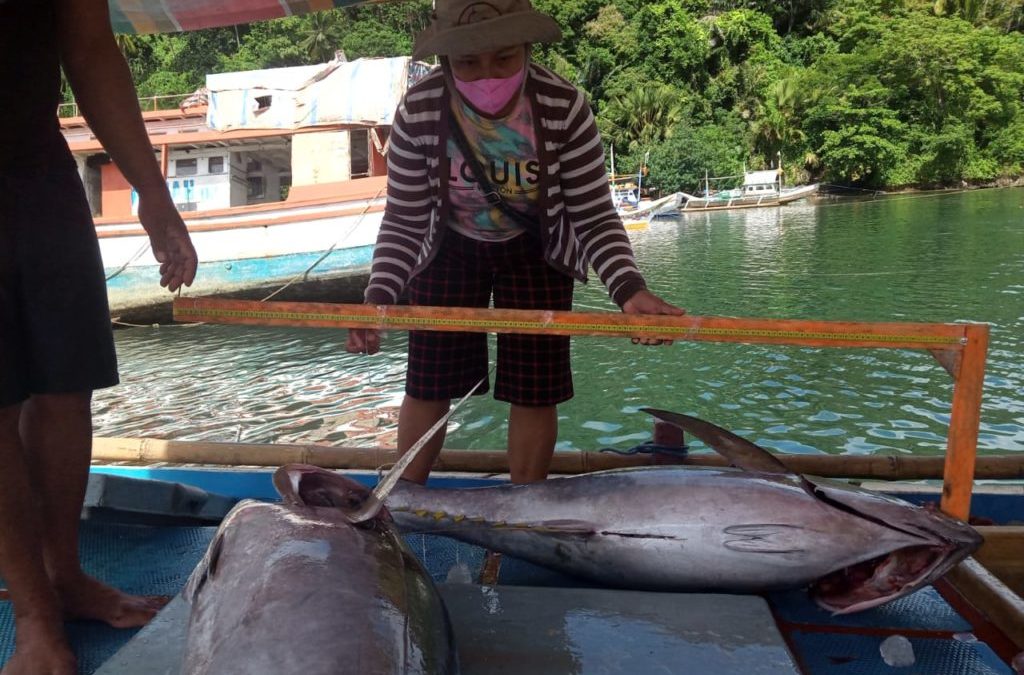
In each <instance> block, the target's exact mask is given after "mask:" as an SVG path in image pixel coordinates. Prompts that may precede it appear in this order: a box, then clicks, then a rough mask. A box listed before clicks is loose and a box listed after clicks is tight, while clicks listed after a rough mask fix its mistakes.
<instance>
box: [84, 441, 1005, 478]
mask: <svg viewBox="0 0 1024 675" xmlns="http://www.w3.org/2000/svg"><path fill="white" fill-rule="evenodd" d="M776 456H777V457H778V458H779V459H780V460H782V462H783V463H784V464H785V465H786V466H787V467H789V468H790V469H791V470H792V471H794V472H796V473H802V474H809V475H815V476H831V477H842V478H871V479H877V480H925V479H938V478H942V473H943V468H944V459H943V458H942V457H941V456H937V457H920V456H912V455H905V456H904V455H791V454H779V455H776ZM397 459H398V452H397V451H396V450H395V449H394V448H381V447H371V448H351V447H338V446H324V445H298V444H295V445H286V444H259V443H210V442H191V441H168V440H162V439H155V438H103V437H96V438H94V439H93V460H95V461H101V462H133V463H147V464H152V463H159V462H166V463H171V464H211V465H216V466H267V467H276V466H281V465H283V464H289V463H292V462H298V463H302V464H314V465H316V466H322V467H324V468H328V469H355V470H367V471H373V470H376V469H379V468H380V467H382V466H388V465H390V464H393V463H394V462H395V461H396V460H397ZM664 463H682V464H685V465H688V466H705V467H724V466H727V465H728V462H727V461H726V460H725V458H724V457H721V456H720V455H714V454H692V455H688V456H687V457H686V458H685V459H684V460H681V461H680V460H677V459H676V458H675V457H670V456H667V455H618V454H615V453H608V452H580V451H564V450H563V451H558V452H556V453H555V454H554V457H553V459H552V463H551V472H552V473H555V474H578V473H588V472H591V471H602V470H605V469H619V468H625V467H631V466H649V465H652V464H664ZM436 469H437V470H439V471H454V472H472V473H484V474H496V473H508V457H507V456H506V454H505V452H504V451H494V450H449V449H445V450H443V451H442V452H441V455H440V457H439V459H438V463H437V465H436ZM975 473H976V477H977V478H979V479H1024V456H1019V455H982V456H981V457H979V458H978V465H977V470H976V472H975Z"/></svg>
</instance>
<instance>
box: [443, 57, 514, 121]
mask: <svg viewBox="0 0 1024 675" xmlns="http://www.w3.org/2000/svg"><path fill="white" fill-rule="evenodd" d="M525 76H526V68H525V67H523V68H522V69H520V71H519V72H518V73H516V74H515V75H513V76H512V77H496V78H491V79H486V80H474V81H472V82H466V81H464V80H460V79H459V78H457V77H456V78H454V79H455V88H456V89H458V90H459V93H460V94H462V96H463V98H465V99H466V100H467V101H469V102H470V103H471V104H472V105H473V107H474V108H476V109H477V110H481V111H483V112H485V113H487V114H488V115H494V114H495V113H497V112H498V111H499V110H501V109H502V108H504V107H505V106H506V105H508V103H509V101H511V100H512V97H513V96H515V95H516V94H518V93H519V89H520V88H521V87H522V86H523V78H524V77H525Z"/></svg>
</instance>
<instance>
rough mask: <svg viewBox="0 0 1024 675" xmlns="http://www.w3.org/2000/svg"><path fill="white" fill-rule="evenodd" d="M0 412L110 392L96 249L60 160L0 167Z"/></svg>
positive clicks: (73, 176)
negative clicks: (44, 398)
mask: <svg viewBox="0 0 1024 675" xmlns="http://www.w3.org/2000/svg"><path fill="white" fill-rule="evenodd" d="M0 195H2V199H0V406H8V405H13V404H15V403H20V402H22V401H24V400H26V399H27V398H28V397H29V396H31V395H32V394H59V393H77V392H87V391H92V390H94V389H100V388H103V387H109V386H112V385H115V384H117V382H118V376H117V359H116V356H115V353H114V336H113V333H112V331H111V326H110V311H109V308H108V305H107V288H106V282H105V280H104V276H103V261H102V259H101V258H100V248H99V242H98V241H97V239H96V230H95V228H94V226H93V221H92V215H91V213H90V212H89V205H88V202H87V201H86V199H85V190H84V189H83V188H82V182H81V180H80V179H79V177H78V172H77V171H76V169H75V165H74V162H73V161H71V158H70V156H69V155H68V154H67V151H66V150H64V155H63V156H57V157H55V158H54V161H52V162H50V163H49V164H47V165H46V166H45V167H43V166H33V167H28V168H24V167H23V168H22V169H21V170H18V169H15V168H6V169H5V168H3V167H0Z"/></svg>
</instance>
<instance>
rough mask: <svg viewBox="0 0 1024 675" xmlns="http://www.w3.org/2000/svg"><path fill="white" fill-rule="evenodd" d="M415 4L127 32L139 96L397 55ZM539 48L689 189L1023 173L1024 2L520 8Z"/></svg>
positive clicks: (666, 181)
mask: <svg viewBox="0 0 1024 675" xmlns="http://www.w3.org/2000/svg"><path fill="white" fill-rule="evenodd" d="M430 5H431V3H430V2H429V0H416V1H410V2H397V3H384V4H375V5H370V6H365V7H359V8H354V9H353V8H350V9H344V10H335V11H332V12H323V13H320V14H314V15H309V16H302V17H290V18H286V19H280V20H277V21H270V22H264V23H255V24H250V25H243V26H236V27H232V28H219V29H212V30H205V31H196V32H192V33H182V34H165V35H151V36H123V37H121V39H120V41H121V46H122V49H123V50H124V51H125V54H126V56H127V58H128V61H129V64H130V66H131V68H132V72H133V74H134V76H135V79H136V83H137V85H138V88H139V93H140V95H143V96H153V95H160V94H180V93H188V92H191V91H193V90H195V89H197V88H199V87H201V86H202V85H203V82H204V78H205V75H206V74H207V73H215V72H224V71H231V70H247V69H257V68H271V67H279V66H288V65H301V64H307V63H317V62H322V61H326V60H329V59H330V58H331V56H332V55H333V54H334V52H335V50H343V51H344V52H345V54H346V56H347V57H348V58H349V59H354V58H359V57H364V56H397V55H406V54H409V53H410V52H411V49H412V41H413V37H414V36H415V35H416V33H418V32H419V31H420V30H422V29H423V28H424V27H425V26H426V25H427V23H428V21H429V14H430ZM534 5H535V7H537V9H539V10H541V11H544V12H547V13H549V14H551V15H553V16H554V17H555V18H556V19H557V20H558V21H559V23H560V24H561V26H562V27H563V30H564V32H565V39H564V40H563V41H562V42H561V43H559V44H557V45H551V46H537V48H536V49H535V56H536V58H537V59H538V60H539V61H541V62H542V63H544V64H546V65H548V66H550V67H551V68H553V69H554V70H555V71H557V72H558V73H560V74H561V75H563V76H564V77H566V78H567V79H569V80H570V81H572V82H573V83H575V84H576V85H577V86H579V87H580V88H581V89H583V90H584V91H585V92H586V93H587V95H588V96H589V98H590V101H591V104H592V106H593V108H594V111H595V114H596V115H597V119H598V125H599V127H600V129H601V132H602V134H603V136H604V139H605V143H606V145H611V144H614V147H615V155H616V165H617V168H618V169H619V171H620V172H622V171H632V170H635V169H636V167H637V164H638V162H639V158H640V157H642V156H643V155H644V153H646V152H650V181H653V183H654V184H656V185H657V186H658V187H659V188H661V189H663V190H676V189H685V190H687V191H693V190H696V189H697V188H698V186H699V185H700V184H701V182H702V180H703V176H704V172H705V170H707V171H709V172H710V173H711V174H712V175H727V174H736V173H739V172H740V171H741V170H742V169H743V167H746V168H748V169H750V168H763V167H768V166H772V165H773V164H774V162H777V161H779V159H780V158H781V159H782V160H783V166H784V169H785V171H786V174H787V180H788V181H790V182H804V181H809V180H819V181H825V182H830V183H836V184H847V185H856V186H863V187H871V188H892V187H902V186H911V185H914V186H939V185H958V184H961V183H963V182H969V183H988V182H994V181H999V180H1008V179H1015V178H1019V177H1021V176H1022V175H1024V65H1022V64H1024V32H1022V31H1024V0H987V1H986V2H979V1H978V0H964V1H962V2H957V1H954V0H948V1H947V0H938V1H937V2H932V1H931V0H927V1H925V0H788V1H787V2H784V3H783V2H777V1H775V0H771V1H770V0H733V1H725V0H654V1H645V0H611V1H606V2H599V1H598V0H534Z"/></svg>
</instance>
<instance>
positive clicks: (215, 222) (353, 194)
mask: <svg viewBox="0 0 1024 675" xmlns="http://www.w3.org/2000/svg"><path fill="white" fill-rule="evenodd" d="M428 69H429V67H428V66H427V65H426V64H421V63H418V62H414V61H412V60H411V59H409V58H394V59H359V60H357V61H352V62H347V61H344V60H343V59H336V60H334V61H331V62H329V63H326V64H320V65H314V66H300V67H295V68H277V69H272V70H262V71H250V72H240V73H224V74H218V75H210V76H208V77H207V87H206V88H205V89H204V90H202V91H201V92H197V94H196V95H193V96H192V97H191V98H190V99H187V100H185V101H183V102H182V103H181V105H180V107H178V108H175V109H172V110H151V111H145V112H143V118H144V120H145V123H146V128H147V131H148V133H149V138H150V141H151V142H152V144H153V148H154V152H156V153H157V154H158V156H159V158H160V161H161V166H162V167H163V171H164V175H165V176H166V180H167V185H168V188H169V189H170V192H171V195H172V197H173V198H174V201H175V204H176V205H177V206H178V210H179V211H180V212H181V213H182V217H183V218H184V220H185V223H186V225H187V226H188V229H189V232H190V234H191V235H192V240H193V243H194V244H195V247H196V251H197V253H198V255H199V261H200V266H199V270H198V273H197V275H196V280H195V283H194V284H193V285H192V287H191V288H190V289H187V293H188V294H190V295H191V294H194V295H229V294H230V295H240V296H243V297H256V298H263V297H265V296H267V295H269V294H271V293H273V292H275V291H277V290H280V289H282V288H283V287H285V286H287V289H288V290H287V292H286V294H285V295H282V296H277V299H293V300H306V299H321V298H323V297H325V296H326V297H331V298H332V299H339V300H340V299H349V298H343V297H340V296H338V295H333V296H332V295H331V293H333V291H332V288H331V284H332V283H334V282H337V283H334V286H335V287H336V288H337V289H340V290H342V291H346V290H347V291H349V292H350V293H351V294H355V293H358V291H359V290H360V289H358V288H352V289H348V288H347V286H353V287H356V286H358V285H359V284H358V283H357V281H361V276H362V275H365V274H366V272H367V271H368V268H369V264H370V260H371V257H372V253H373V246H374V243H375V242H376V238H377V232H378V230H379V229H380V223H381V219H382V218H383V213H384V205H385V202H386V183H387V178H386V175H385V174H386V168H387V162H386V158H385V155H386V153H387V137H388V133H389V131H390V128H391V124H392V121H393V115H394V111H395V110H396V109H397V107H398V102H399V100H400V99H401V97H402V95H404V93H405V91H406V90H407V89H408V87H409V86H410V85H411V84H412V83H413V82H415V81H416V80H417V79H419V78H420V77H422V76H423V75H424V74H425V73H426V72H427V71H428ZM179 98H181V97H179ZM175 103H177V101H175ZM154 107H155V106H154ZM75 112H77V111H75ZM61 127H62V130H63V133H64V136H65V138H66V139H67V141H68V145H69V147H70V148H71V151H72V154H73V155H74V156H75V159H76V161H77V162H78V166H79V173H80V175H81V176H82V181H83V183H84V184H85V186H86V193H87V196H88V198H89V202H90V206H91V208H92V211H93V215H94V219H95V222H96V230H97V235H98V237H99V241H100V252H101V255H102V256H103V265H104V271H105V273H106V277H107V296H108V300H109V303H110V310H111V315H112V316H115V317H119V318H121V319H122V320H124V321H147V322H148V321H150V320H153V319H162V318H164V317H166V316H169V314H170V300H171V295H170V294H169V293H167V291H166V290H165V289H162V288H161V287H160V285H159V278H160V275H159V271H158V269H159V265H158V264H157V262H156V259H155V258H154V257H153V254H152V251H151V250H150V249H149V244H148V238H147V237H146V236H145V232H144V231H143V229H142V227H141V225H140V223H139V220H138V215H137V213H138V196H137V194H136V193H135V192H134V190H132V188H131V186H130V185H129V184H128V182H127V181H126V180H125V178H124V176H123V175H122V174H121V172H120V171H119V170H118V168H117V167H116V166H115V165H114V164H113V163H111V161H110V159H109V157H108V156H107V155H106V154H105V153H104V151H103V148H102V147H101V146H100V144H99V142H98V141H97V140H96V137H95V135H94V134H93V133H92V131H91V130H90V129H89V127H88V125H87V123H86V121H85V120H84V119H83V118H81V117H79V116H77V115H76V114H73V115H72V116H69V117H65V118H62V119H61ZM353 277H356V279H353ZM346 280H348V283H346ZM305 290H308V291H310V292H315V293H314V294H313V295H309V294H306V293H305Z"/></svg>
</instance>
